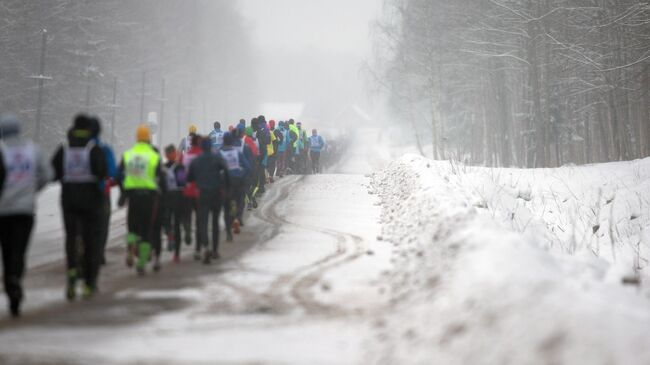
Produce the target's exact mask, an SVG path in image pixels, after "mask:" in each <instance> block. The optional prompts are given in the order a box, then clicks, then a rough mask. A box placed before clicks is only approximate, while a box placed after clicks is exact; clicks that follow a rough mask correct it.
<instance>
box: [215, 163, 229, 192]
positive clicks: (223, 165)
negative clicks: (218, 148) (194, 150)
mask: <svg viewBox="0 0 650 365" xmlns="http://www.w3.org/2000/svg"><path fill="white" fill-rule="evenodd" d="M218 161H219V162H218V164H219V166H220V168H221V170H222V171H223V179H224V180H225V181H226V188H228V189H230V173H229V172H228V166H226V163H225V162H224V160H223V159H222V158H221V157H219V160H218Z"/></svg>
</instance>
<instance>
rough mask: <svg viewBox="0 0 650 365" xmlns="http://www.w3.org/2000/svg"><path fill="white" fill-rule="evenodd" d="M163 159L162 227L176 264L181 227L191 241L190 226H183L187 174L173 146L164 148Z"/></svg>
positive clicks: (179, 248)
mask: <svg viewBox="0 0 650 365" xmlns="http://www.w3.org/2000/svg"><path fill="white" fill-rule="evenodd" d="M165 157H166V158H167V162H166V163H165V176H166V178H167V191H166V192H165V194H164V195H163V206H164V214H165V219H164V227H165V233H166V235H167V243H168V245H169V250H170V251H174V258H173V262H176V263H178V262H179V261H180V250H181V246H182V241H183V240H182V232H181V227H183V228H184V229H183V231H184V232H185V237H186V241H190V242H191V239H192V237H191V235H192V232H190V229H189V228H190V225H189V224H185V223H186V222H187V219H186V217H185V216H186V215H187V208H188V204H187V202H186V198H185V197H184V196H183V188H184V187H185V183H186V181H185V180H186V175H187V173H186V171H185V167H184V166H183V165H182V164H181V163H180V162H177V160H178V151H176V147H174V145H173V144H170V145H169V146H167V147H165Z"/></svg>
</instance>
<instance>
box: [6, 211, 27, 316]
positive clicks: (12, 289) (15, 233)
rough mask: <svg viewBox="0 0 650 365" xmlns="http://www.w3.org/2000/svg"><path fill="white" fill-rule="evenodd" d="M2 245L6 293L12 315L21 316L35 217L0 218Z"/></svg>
mask: <svg viewBox="0 0 650 365" xmlns="http://www.w3.org/2000/svg"><path fill="white" fill-rule="evenodd" d="M0 227H2V228H0V244H2V257H3V267H4V285H5V292H6V293H7V297H8V299H9V309H10V311H11V315H13V316H18V315H20V303H21V302H22V299H23V288H22V284H21V283H22V279H23V275H24V273H25V254H26V253H27V247H28V244H29V237H30V236H31V233H32V228H33V227H34V217H33V216H31V215H17V216H10V217H3V218H0Z"/></svg>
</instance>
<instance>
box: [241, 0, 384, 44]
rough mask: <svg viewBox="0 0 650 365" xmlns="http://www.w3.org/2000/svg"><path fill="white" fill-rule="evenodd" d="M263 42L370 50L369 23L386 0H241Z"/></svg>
mask: <svg viewBox="0 0 650 365" xmlns="http://www.w3.org/2000/svg"><path fill="white" fill-rule="evenodd" d="M239 1H240V6H241V9H242V13H243V14H244V15H245V16H246V18H248V21H249V24H251V26H252V27H253V28H252V31H253V38H254V39H255V41H256V42H257V44H258V45H259V46H262V47H264V48H267V47H269V48H273V49H277V50H278V51H279V50H281V49H289V50H294V49H305V48H308V47H315V48H317V49H322V50H325V51H334V52H353V53H355V54H357V55H359V56H363V55H365V54H366V52H367V51H368V50H369V46H370V41H369V39H368V35H369V23H370V22H371V21H372V20H374V19H375V18H376V17H377V15H378V14H379V10H380V8H381V3H382V0H239Z"/></svg>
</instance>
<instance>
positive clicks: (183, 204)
mask: <svg viewBox="0 0 650 365" xmlns="http://www.w3.org/2000/svg"><path fill="white" fill-rule="evenodd" d="M179 204H180V206H179V208H178V209H179V210H178V212H179V213H180V216H179V217H178V220H179V221H180V223H181V225H182V226H183V232H184V233H185V235H184V237H185V245H187V246H190V245H192V205H191V204H192V203H191V201H190V198H188V197H186V196H184V195H182V193H181V198H180V200H179ZM178 242H179V244H180V242H181V238H180V237H178Z"/></svg>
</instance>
